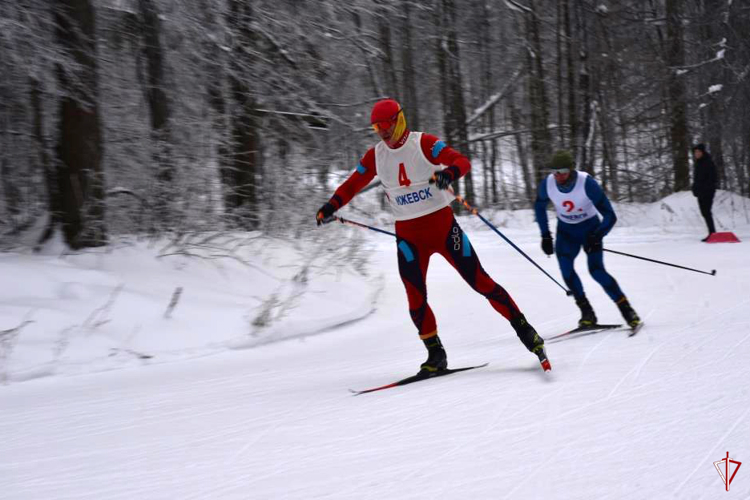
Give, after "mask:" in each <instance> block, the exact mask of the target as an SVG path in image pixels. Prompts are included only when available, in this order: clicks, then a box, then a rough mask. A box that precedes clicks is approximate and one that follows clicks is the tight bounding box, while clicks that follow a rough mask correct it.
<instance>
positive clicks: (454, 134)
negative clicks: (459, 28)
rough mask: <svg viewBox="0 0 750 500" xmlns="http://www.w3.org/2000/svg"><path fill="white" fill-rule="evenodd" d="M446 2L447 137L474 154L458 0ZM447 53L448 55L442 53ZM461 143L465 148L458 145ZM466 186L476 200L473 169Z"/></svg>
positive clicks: (469, 196) (442, 46)
mask: <svg viewBox="0 0 750 500" xmlns="http://www.w3.org/2000/svg"><path fill="white" fill-rule="evenodd" d="M442 4H443V9H442V13H443V22H442V23H441V26H442V30H443V32H444V33H445V35H444V38H443V39H442V42H440V41H439V42H438V43H439V44H440V46H439V48H438V50H439V52H440V53H439V55H438V57H439V58H443V64H444V66H445V69H446V72H445V73H443V72H441V74H444V75H445V77H444V78H442V81H443V82H445V85H446V88H445V91H444V111H445V113H446V116H445V122H446V125H445V127H446V140H447V141H448V143H449V144H451V145H453V146H454V147H456V148H457V149H462V148H465V149H463V151H462V153H464V154H465V155H466V156H470V151H469V145H468V144H469V132H468V130H467V128H466V107H465V104H464V95H463V84H462V80H463V78H462V75H461V68H460V65H459V62H460V60H461V59H460V54H459V50H458V36H457V34H456V5H455V0H442ZM442 53H444V54H442ZM457 145H461V147H457ZM463 180H464V186H465V187H466V195H465V196H464V197H465V198H466V201H468V202H469V203H472V204H473V203H474V181H473V178H472V171H471V170H469V173H467V174H466V175H465V176H464V177H463ZM453 188H454V189H455V190H456V193H458V192H459V191H458V189H457V188H458V182H454V183H453Z"/></svg>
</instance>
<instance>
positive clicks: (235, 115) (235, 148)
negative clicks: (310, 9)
mask: <svg viewBox="0 0 750 500" xmlns="http://www.w3.org/2000/svg"><path fill="white" fill-rule="evenodd" d="M230 12H231V18H230V19H229V24H230V26H232V28H233V30H234V36H235V38H236V42H235V47H234V54H233V57H232V59H231V73H230V77H229V81H230V88H231V95H232V100H233V109H232V125H231V127H232V134H231V137H232V147H231V149H232V160H231V164H232V167H231V169H230V170H229V171H227V172H224V175H223V177H224V180H225V190H226V191H225V197H224V199H225V206H226V208H227V210H228V211H229V212H233V213H234V214H235V215H236V216H237V218H236V222H237V223H238V224H240V225H241V226H242V227H245V228H248V229H250V228H255V227H257V226H258V214H257V210H258V206H257V205H258V200H257V193H256V183H257V180H256V177H257V176H258V175H259V171H258V170H259V163H260V154H259V152H260V137H259V125H258V123H257V121H258V118H257V114H256V111H255V109H256V102H255V97H254V93H253V92H252V89H251V87H250V82H252V68H253V59H254V56H253V55H252V54H253V53H254V52H255V50H256V47H255V44H256V35H255V33H254V32H253V30H252V23H253V10H252V1H251V0H232V4H231V9H230Z"/></svg>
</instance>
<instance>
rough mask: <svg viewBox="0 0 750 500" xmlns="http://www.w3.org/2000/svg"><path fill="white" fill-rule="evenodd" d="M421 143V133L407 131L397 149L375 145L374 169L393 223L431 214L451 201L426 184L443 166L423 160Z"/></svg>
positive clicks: (450, 197)
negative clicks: (403, 141)
mask: <svg viewBox="0 0 750 500" xmlns="http://www.w3.org/2000/svg"><path fill="white" fill-rule="evenodd" d="M421 140H422V133H421V132H410V133H409V137H408V138H407V139H406V142H405V143H404V144H403V145H402V146H401V147H399V148H397V149H391V148H389V147H388V146H387V145H386V144H385V143H384V142H383V141H381V142H379V143H378V144H377V145H376V146H375V168H376V170H377V175H378V178H379V179H380V182H381V183H382V184H383V188H384V189H385V193H386V195H387V197H388V201H389V202H390V205H391V209H392V210H393V215H394V218H395V219H396V220H409V219H416V218H417V217H421V216H423V215H427V214H431V213H432V212H436V211H438V210H440V209H441V208H443V207H446V206H448V205H450V203H451V202H452V201H453V200H454V198H453V195H451V194H450V193H449V192H448V191H447V190H446V191H441V190H439V189H438V188H437V186H435V185H434V184H430V179H431V178H432V175H433V174H434V173H435V172H437V171H438V170H441V169H442V168H443V167H441V166H440V165H433V164H432V163H430V161H429V160H427V158H425V156H424V153H423V152H422V147H421Z"/></svg>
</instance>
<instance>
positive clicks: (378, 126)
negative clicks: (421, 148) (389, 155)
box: [372, 109, 401, 132]
mask: <svg viewBox="0 0 750 500" xmlns="http://www.w3.org/2000/svg"><path fill="white" fill-rule="evenodd" d="M400 112H401V110H400V109H399V110H398V111H397V112H396V114H395V115H393V116H392V117H391V118H390V119H389V120H383V121H379V122H375V123H373V124H372V128H373V129H374V130H375V132H380V131H381V130H388V129H389V128H391V127H392V126H393V125H394V124H395V123H396V122H397V121H398V114H399V113H400Z"/></svg>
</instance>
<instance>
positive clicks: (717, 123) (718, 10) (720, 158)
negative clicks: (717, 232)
mask: <svg viewBox="0 0 750 500" xmlns="http://www.w3.org/2000/svg"><path fill="white" fill-rule="evenodd" d="M726 9H728V7H727V2H726V1H721V0H705V4H704V13H703V15H704V18H705V19H706V20H708V22H707V23H706V29H705V37H704V38H705V43H708V44H709V46H708V50H706V51H704V52H703V53H704V54H705V55H706V56H708V57H712V56H713V55H714V54H713V53H714V52H715V51H714V50H713V49H712V45H714V44H718V42H720V41H721V39H722V38H724V37H725V36H726V34H727V33H728V32H729V31H730V30H728V29H726V28H727V27H726V26H724V23H723V22H722V18H723V16H724V15H727V16H728V15H729V13H728V12H727V11H726ZM725 40H726V38H725ZM717 46H718V45H717ZM735 50H736V49H735ZM718 64H720V65H721V66H720V69H719V70H717V71H711V80H710V81H709V82H707V83H709V85H716V84H719V85H721V86H722V90H720V91H719V92H712V93H711V96H710V102H709V103H708V106H706V113H707V122H708V123H707V124H706V125H707V127H706V130H705V131H704V132H705V135H706V137H707V139H708V144H709V146H710V148H711V157H712V159H713V161H714V163H715V164H716V169H717V170H718V174H719V181H720V183H721V186H722V187H723V188H725V189H726V188H727V175H726V168H725V166H724V147H723V141H724V120H725V119H726V112H725V109H724V99H723V95H724V94H725V92H727V90H726V87H727V83H728V80H729V78H728V74H727V73H728V70H727V64H726V62H725V61H720V62H719V63H718Z"/></svg>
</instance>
